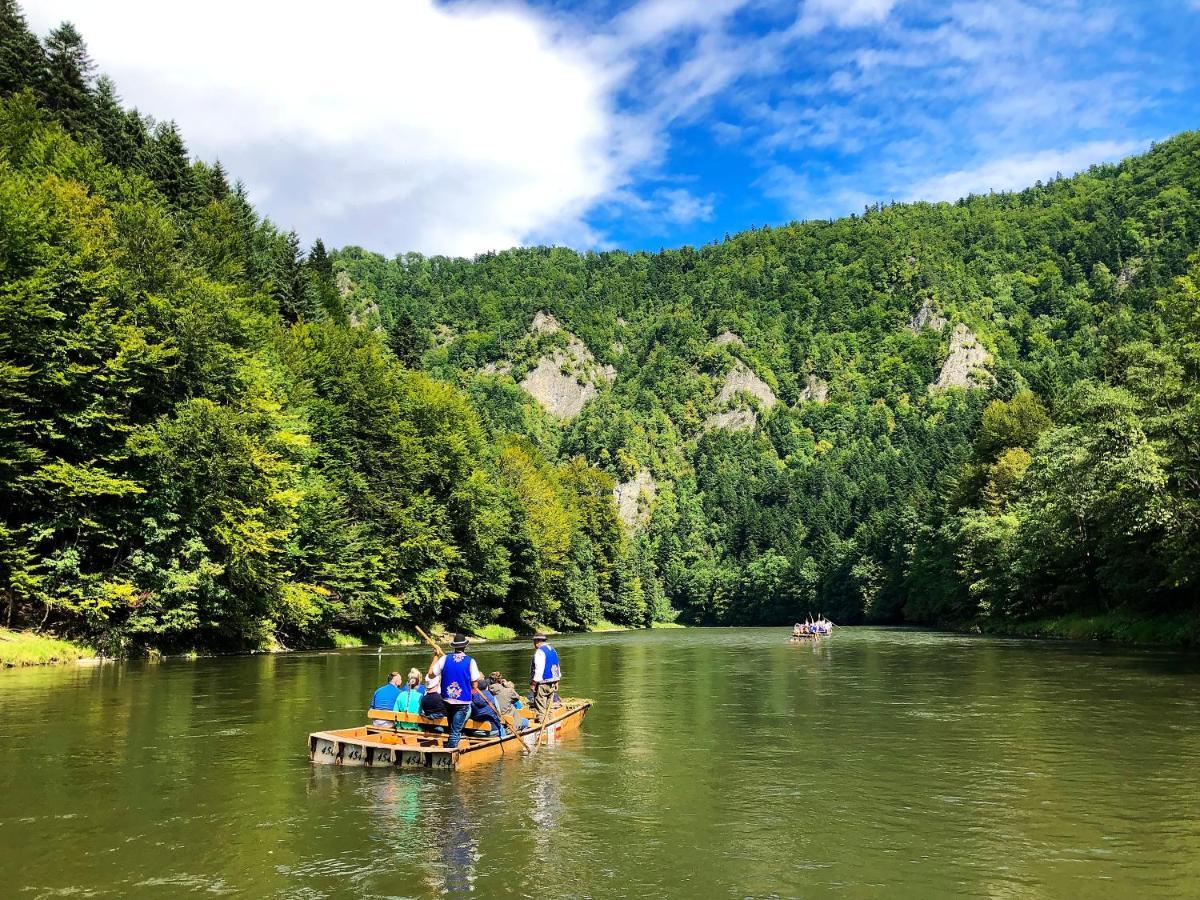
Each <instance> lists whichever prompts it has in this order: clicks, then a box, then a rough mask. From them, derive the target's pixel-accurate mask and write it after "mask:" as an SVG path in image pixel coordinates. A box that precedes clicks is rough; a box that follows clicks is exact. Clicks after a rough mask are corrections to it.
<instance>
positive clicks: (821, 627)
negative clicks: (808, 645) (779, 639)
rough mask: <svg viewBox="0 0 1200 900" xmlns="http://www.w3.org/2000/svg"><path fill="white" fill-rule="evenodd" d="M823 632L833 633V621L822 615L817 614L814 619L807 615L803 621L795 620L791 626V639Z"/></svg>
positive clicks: (822, 633) (823, 633)
mask: <svg viewBox="0 0 1200 900" xmlns="http://www.w3.org/2000/svg"><path fill="white" fill-rule="evenodd" d="M825 634H833V623H832V622H830V621H829V620H828V619H827V618H825V617H824V616H823V615H822V616H817V618H815V619H814V618H813V617H812V616H811V615H809V617H808V618H807V619H805V620H804V621H803V622H797V623H796V624H795V625H793V626H792V640H799V639H800V638H802V637H813V636H816V635H825Z"/></svg>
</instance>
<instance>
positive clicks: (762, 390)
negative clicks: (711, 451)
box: [704, 360, 779, 431]
mask: <svg viewBox="0 0 1200 900" xmlns="http://www.w3.org/2000/svg"><path fill="white" fill-rule="evenodd" d="M743 394H749V395H750V396H751V397H753V398H755V399H756V400H757V401H758V403H759V405H760V406H762V408H763V409H771V408H772V407H773V406H774V405H775V404H776V403H778V402H779V400H778V398H777V397H776V396H775V392H774V391H773V390H771V386H770V385H769V384H767V383H766V382H765V381H763V380H762V379H761V378H759V377H758V376H757V375H755V374H754V372H752V371H751V370H750V367H749V366H747V365H746V364H745V363H744V362H742V361H741V360H738V361H737V363H736V364H735V365H734V367H733V368H732V369H730V370H729V372H728V373H727V374H726V375H725V381H724V382H723V383H722V384H721V391H720V393H718V394H717V399H716V401H715V403H716V407H717V412H715V413H713V414H712V415H711V416H709V417H708V420H707V421H706V422H705V423H704V427H705V429H712V428H724V429H726V430H727V431H748V430H750V429H752V428H754V426H755V425H757V424H758V414H757V413H755V411H754V409H753V408H751V407H750V406H748V405H746V404H745V403H744V402H743V401H741V400H739V399H738V398H739V397H740V396H741V395H743ZM735 401H737V402H736V405H735V406H734V407H733V408H731V409H726V407H728V406H729V405H730V403H733V402H735Z"/></svg>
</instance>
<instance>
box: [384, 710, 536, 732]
mask: <svg viewBox="0 0 1200 900" xmlns="http://www.w3.org/2000/svg"><path fill="white" fill-rule="evenodd" d="M367 718H368V719H370V720H371V721H372V723H374V722H375V721H376V720H378V721H381V722H394V723H395V725H393V726H390V727H389V726H386V725H375V724H371V725H368V726H367V728H368V729H370V730H372V731H384V732H389V733H390V732H393V731H395V732H397V733H399V734H404V733H406V732H407V733H410V734H415V733H418V732H419V731H422V730H424V729H423V728H421V727H420V726H426V727H429V728H436V727H439V726H440V727H442V728H446V729H449V727H450V725H449V719H431V718H429V717H428V716H423V715H421V714H420V713H405V712H394V711H393V710H390V709H369V710H367ZM500 720H501V721H502V722H503V723H504V727H505V728H507V729H508V730H509V732H515V731H517V727H516V724H515V723H514V722H513V717H512V716H511V715H504V716H501V717H500ZM401 723H405V724H412V725H416V726H418V728H416V729H413V728H400V727H398V726H399V725H400V724H401ZM463 730H464V731H482V732H486V733H489V734H490V733H491V731H492V723H491V722H486V721H485V722H481V721H477V720H476V719H467V722H466V724H465V725H463Z"/></svg>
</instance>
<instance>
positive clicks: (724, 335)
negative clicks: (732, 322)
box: [713, 330, 746, 347]
mask: <svg viewBox="0 0 1200 900" xmlns="http://www.w3.org/2000/svg"><path fill="white" fill-rule="evenodd" d="M713 343H714V344H716V345H717V346H718V347H725V346H728V345H729V344H733V345H734V346H735V347H745V346H746V342H745V341H743V340H742V339H741V338H740V337H738V336H737V335H736V334H734V333H733V332H732V331H729V330H725V331H722V332H721V333H720V334H718V335H717V336H716V337H715V338H713Z"/></svg>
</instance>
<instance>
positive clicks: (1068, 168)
mask: <svg viewBox="0 0 1200 900" xmlns="http://www.w3.org/2000/svg"><path fill="white" fill-rule="evenodd" d="M1144 149H1146V142H1142V141H1089V142H1087V143H1084V144H1080V145H1078V146H1075V147H1069V148H1066V149H1062V150H1044V151H1041V152H1038V153H1026V154H1017V155H1014V156H1007V157H1003V158H1000V159H991V160H986V161H984V162H982V163H980V164H978V165H976V166H973V167H969V168H964V169H959V170H957V171H954V172H948V173H946V174H944V175H938V176H936V177H934V178H929V179H927V180H925V181H921V182H918V183H917V184H915V185H913V186H912V188H911V190H910V194H909V196H908V197H907V198H906V199H909V200H957V199H958V198H959V197H966V196H967V195H968V194H986V193H988V192H989V191H1014V190H1021V189H1023V188H1026V187H1029V186H1030V185H1031V184H1033V183H1034V182H1036V181H1047V180H1049V179H1051V178H1054V177H1055V176H1056V175H1059V174H1062V175H1074V174H1075V173H1077V172H1081V171H1083V170H1084V169H1087V168H1088V167H1090V166H1092V165H1095V164H1097V163H1101V162H1108V161H1111V160H1116V159H1120V158H1121V157H1123V156H1128V155H1129V154H1131V153H1136V152H1138V151H1141V150H1144Z"/></svg>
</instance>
